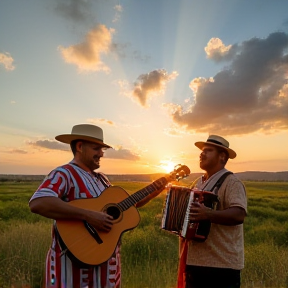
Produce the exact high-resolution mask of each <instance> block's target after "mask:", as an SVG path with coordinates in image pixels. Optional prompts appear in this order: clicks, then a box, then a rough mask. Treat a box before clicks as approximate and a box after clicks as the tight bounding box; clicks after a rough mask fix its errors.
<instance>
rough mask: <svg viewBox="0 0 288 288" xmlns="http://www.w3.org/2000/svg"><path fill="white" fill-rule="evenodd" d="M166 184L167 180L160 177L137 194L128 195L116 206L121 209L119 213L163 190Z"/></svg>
mask: <svg viewBox="0 0 288 288" xmlns="http://www.w3.org/2000/svg"><path fill="white" fill-rule="evenodd" d="M167 183H168V180H167V179H166V178H165V177H162V178H160V179H158V180H156V181H154V182H153V183H151V184H150V185H148V186H146V187H145V188H143V189H141V190H139V191H138V192H136V193H134V194H132V195H130V196H129V197H128V198H126V199H124V200H123V201H121V202H120V203H118V204H117V206H118V207H119V208H120V209H121V211H125V210H127V209H128V208H130V207H131V206H133V205H135V204H136V203H137V202H139V201H141V200H142V199H144V198H145V197H147V196H148V195H150V194H151V193H153V192H154V191H157V190H160V189H163V188H164V187H165V185H166V184H167Z"/></svg>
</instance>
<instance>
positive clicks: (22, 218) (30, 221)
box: [0, 182, 288, 288]
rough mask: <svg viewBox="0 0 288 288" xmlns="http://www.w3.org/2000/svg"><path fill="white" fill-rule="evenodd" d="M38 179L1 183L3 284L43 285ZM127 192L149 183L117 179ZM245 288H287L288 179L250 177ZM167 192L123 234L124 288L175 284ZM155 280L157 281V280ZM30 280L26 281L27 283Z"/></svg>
mask: <svg viewBox="0 0 288 288" xmlns="http://www.w3.org/2000/svg"><path fill="white" fill-rule="evenodd" d="M38 184H39V183H37V182H23V183H21V182H15V183H14V182H0V243H1V245H0V287H1V288H6V287H7V288H8V287H9V288H11V287H15V288H16V287H33V288H36V287H39V288H40V287H41V282H42V280H43V272H44V264H45V256H46V252H47V249H48V247H49V245H50V228H51V223H52V222H51V220H48V219H45V218H42V217H40V216H37V215H34V214H32V213H30V210H29V208H28V205H27V203H28V200H29V198H30V197H31V195H32V193H33V192H34V191H35V189H36V188H37V187H38ZM113 184H114V185H116V186H121V187H123V188H124V189H125V190H126V191H127V192H128V193H134V192H136V191H138V190H139V189H141V188H143V187H144V186H146V185H147V184H148V183H138V182H118V183H113ZM245 185H246V188H247V193H248V216H247V218H246V220H245V224H244V230H245V268H244V270H243V272H242V287H246V288H250V287H259V288H260V287H266V288H267V287H271V288H280V287H283V288H284V287H288V221H287V219H288V209H287V207H288V183H287V182H245ZM164 199H165V193H163V194H161V195H159V196H158V197H157V198H156V199H154V200H152V201H151V202H150V203H148V204H147V205H146V206H145V207H143V208H141V209H139V212H140V215H141V223H140V225H139V226H138V227H137V228H136V229H134V230H132V231H129V232H126V233H124V234H123V237H122V239H123V241H122V243H123V244H122V287H124V288H139V287H141V288H172V287H175V281H176V275H177V263H178V254H177V253H178V239H177V237H176V236H174V235H171V234H169V233H168V232H167V231H163V230H161V229H160V225H161V224H160V223H161V218H162V209H163V203H164ZM155 283H156V284H155ZM25 285H26V286H25Z"/></svg>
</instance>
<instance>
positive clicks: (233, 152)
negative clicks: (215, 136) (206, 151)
mask: <svg viewBox="0 0 288 288" xmlns="http://www.w3.org/2000/svg"><path fill="white" fill-rule="evenodd" d="M204 145H212V146H217V147H219V148H222V149H224V150H226V151H227V152H228V154H229V158H230V159H234V158H236V156H237V154H236V152H235V151H234V150H232V149H230V148H227V147H225V146H223V145H219V144H216V143H212V142H202V141H199V142H195V146H196V147H198V148H199V149H202V148H203V147H204Z"/></svg>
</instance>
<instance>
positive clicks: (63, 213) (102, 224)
mask: <svg viewBox="0 0 288 288" xmlns="http://www.w3.org/2000/svg"><path fill="white" fill-rule="evenodd" d="M29 206H30V210H31V212H33V213H36V214H39V215H41V216H43V217H46V218H51V219H55V220H58V219H68V220H83V221H87V222H88V223H89V224H90V225H92V226H93V227H95V228H96V229H100V230H102V231H107V232H108V231H110V229H111V227H112V225H113V223H112V220H113V217H112V216H110V215H108V214H106V213H103V212H98V211H92V210H86V209H82V208H79V207H74V206H72V205H69V204H68V203H67V202H64V201H62V200H61V199H60V198H57V197H52V196H47V197H40V198H36V199H33V200H32V201H31V202H30V203H29Z"/></svg>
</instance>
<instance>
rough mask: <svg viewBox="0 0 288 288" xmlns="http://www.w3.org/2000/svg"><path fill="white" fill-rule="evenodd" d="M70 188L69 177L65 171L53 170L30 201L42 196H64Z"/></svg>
mask: <svg viewBox="0 0 288 288" xmlns="http://www.w3.org/2000/svg"><path fill="white" fill-rule="evenodd" d="M68 190H69V179H68V177H67V174H65V173H64V172H63V171H59V170H57V169H56V170H53V171H52V172H50V174H49V175H48V176H47V177H46V178H45V179H44V181H43V182H42V184H41V185H40V186H39V187H38V189H37V190H36V192H35V193H34V194H33V196H32V197H31V199H30V201H31V200H33V199H36V198H40V197H49V196H50V197H51V196H52V197H59V198H62V197H63V196H64V195H65V194H66V193H67V192H68Z"/></svg>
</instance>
